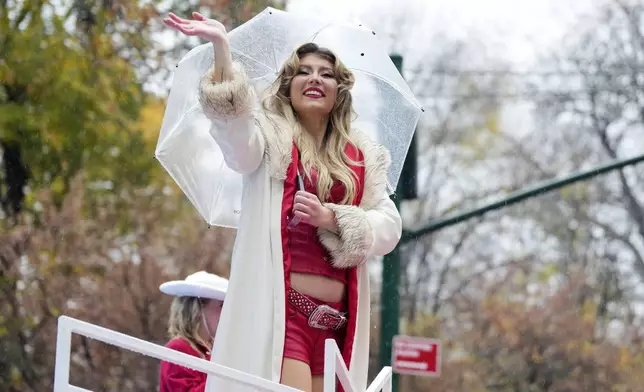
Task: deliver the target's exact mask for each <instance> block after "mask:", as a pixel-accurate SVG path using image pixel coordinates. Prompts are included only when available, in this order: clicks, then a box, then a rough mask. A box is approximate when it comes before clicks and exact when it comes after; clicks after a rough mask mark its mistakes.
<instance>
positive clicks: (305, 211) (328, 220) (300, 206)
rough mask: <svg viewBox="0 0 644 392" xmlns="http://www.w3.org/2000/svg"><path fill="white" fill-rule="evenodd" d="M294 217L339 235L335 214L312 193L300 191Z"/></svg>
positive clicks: (295, 203)
mask: <svg viewBox="0 0 644 392" xmlns="http://www.w3.org/2000/svg"><path fill="white" fill-rule="evenodd" d="M293 215H295V216H297V217H299V218H300V219H302V220H301V222H304V223H308V224H309V225H312V226H315V227H321V228H323V229H326V230H329V231H332V232H334V233H337V231H338V225H337V224H336V223H335V213H334V212H333V211H332V210H331V209H329V208H328V207H325V206H323V205H322V203H320V199H318V197H317V196H315V195H314V194H312V193H309V192H305V191H298V192H297V193H296V194H295V200H294V203H293Z"/></svg>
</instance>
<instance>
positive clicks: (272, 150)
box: [260, 115, 391, 210]
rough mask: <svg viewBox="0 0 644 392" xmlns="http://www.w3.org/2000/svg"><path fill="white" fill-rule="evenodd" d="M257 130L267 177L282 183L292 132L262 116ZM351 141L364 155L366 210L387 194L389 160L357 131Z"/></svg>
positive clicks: (282, 123)
mask: <svg viewBox="0 0 644 392" xmlns="http://www.w3.org/2000/svg"><path fill="white" fill-rule="evenodd" d="M260 128H261V129H262V133H263V135H264V139H265V140H266V150H265V154H266V155H265V159H266V162H267V164H268V167H269V172H270V175H271V177H273V178H275V179H278V180H284V179H286V171H287V169H288V165H289V164H290V163H291V154H292V149H293V129H292V127H291V126H290V125H289V124H288V123H287V122H286V120H284V119H281V118H279V117H277V116H270V115H264V116H262V118H261V120H260ZM351 138H352V142H353V143H354V144H355V145H356V147H358V149H360V151H362V154H363V155H364V164H365V166H366V170H365V183H364V192H363V195H362V201H361V203H360V207H362V208H364V209H366V210H369V209H372V208H373V207H374V206H375V205H376V204H377V203H378V201H379V200H380V199H381V198H382V196H383V195H384V194H386V192H387V171H388V169H389V165H390V164H391V157H390V155H389V151H387V149H386V148H384V147H383V146H381V145H379V144H377V143H376V142H374V141H373V140H372V139H371V138H370V137H369V136H367V135H365V134H364V133H363V132H361V131H359V130H357V129H354V130H353V131H352V132H351Z"/></svg>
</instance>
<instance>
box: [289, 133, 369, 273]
mask: <svg viewBox="0 0 644 392" xmlns="http://www.w3.org/2000/svg"><path fill="white" fill-rule="evenodd" d="M345 153H346V154H347V155H348V156H349V158H351V160H353V161H355V162H360V163H362V162H363V160H364V157H363V155H362V152H361V151H360V150H359V149H358V148H356V147H355V146H353V145H351V144H347V147H346V148H345ZM292 158H293V159H292V160H291V164H290V165H289V167H288V169H287V172H286V180H285V181H284V199H283V204H282V219H283V220H284V222H283V224H288V221H289V219H290V217H292V210H293V199H294V198H295V193H296V192H297V190H298V187H297V170H296V167H299V168H300V173H301V174H302V177H303V178H302V179H303V182H304V189H305V190H306V191H307V192H309V193H313V194H317V191H316V188H317V171H316V170H315V169H313V170H312V171H311V173H309V174H310V175H309V176H306V175H305V174H304V169H303V167H302V165H301V162H300V160H299V154H298V151H297V147H296V146H295V143H293V153H292ZM350 167H351V169H352V170H353V171H354V172H355V173H356V175H357V178H358V179H359V180H360V181H359V183H358V184H357V185H358V186H357V187H356V188H357V189H356V196H355V198H354V203H353V204H358V203H359V202H360V200H361V199H362V191H363V187H362V182H363V181H364V174H365V167H364V165H360V166H358V165H356V166H353V165H350ZM309 177H310V179H309ZM344 194H345V186H344V184H342V183H341V182H336V183H335V184H334V185H333V186H332V188H331V191H330V195H329V200H320V201H321V202H322V203H339V202H340V201H341V200H342V198H343V197H344ZM287 232H288V239H287V240H288V247H287V248H288V250H289V253H290V254H285V255H284V256H285V259H286V258H290V260H289V261H290V271H291V272H297V273H305V274H315V275H322V276H326V277H329V278H332V279H336V280H338V281H340V282H342V283H344V284H346V283H347V270H346V269H341V268H334V267H333V265H332V264H331V261H332V260H331V257H330V255H329V252H328V251H327V250H326V249H325V248H324V246H322V244H321V243H320V241H319V239H318V236H317V227H314V226H312V225H309V224H306V223H299V224H298V225H296V226H295V227H293V228H291V229H289V230H288V231H287ZM285 261H286V260H285ZM287 264H289V263H287Z"/></svg>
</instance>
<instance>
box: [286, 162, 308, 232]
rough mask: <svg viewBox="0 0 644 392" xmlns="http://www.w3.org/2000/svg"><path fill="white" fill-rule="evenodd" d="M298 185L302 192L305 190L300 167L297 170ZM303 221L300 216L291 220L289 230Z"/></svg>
mask: <svg viewBox="0 0 644 392" xmlns="http://www.w3.org/2000/svg"><path fill="white" fill-rule="evenodd" d="M297 185H298V188H299V190H300V191H303V190H304V181H303V180H302V175H301V174H300V168H299V167H298V168H297ZM301 220H302V218H300V217H299V216H294V217H293V219H291V220H290V221H289V222H288V225H287V226H286V227H287V228H288V229H292V228H294V227H295V226H297V225H298V224H299V223H300V221H301Z"/></svg>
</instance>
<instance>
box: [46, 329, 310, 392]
mask: <svg viewBox="0 0 644 392" xmlns="http://www.w3.org/2000/svg"><path fill="white" fill-rule="evenodd" d="M72 333H76V334H79V335H83V336H87V337H88V338H92V339H96V340H99V341H101V342H103V343H107V344H111V345H113V346H117V347H121V348H124V349H127V350H130V351H134V352H137V353H140V354H143V355H147V356H149V357H153V358H157V359H160V360H162V361H167V362H172V363H176V364H178V365H182V366H185V367H187V368H190V369H194V370H198V371H200V372H203V373H207V374H209V375H211V374H214V375H216V376H217V377H221V378H223V379H226V380H230V381H234V382H236V383H238V384H241V385H245V386H248V387H251V388H253V389H252V390H253V391H263V392H300V391H298V390H297V389H295V388H290V387H287V386H284V385H281V384H278V383H275V382H272V381H269V380H265V379H263V378H261V377H257V376H253V375H251V374H247V373H244V372H240V371H238V370H235V369H230V368H227V367H225V366H221V365H218V364H216V363H214V362H210V361H206V360H204V359H201V358H197V357H193V356H191V355H188V354H184V353H181V352H178V351H175V350H172V349H170V348H167V347H163V346H159V345H158V344H154V343H150V342H146V341H145V340H141V339H137V338H135V337H132V336H129V335H125V334H122V333H119V332H116V331H112V330H110V329H107V328H103V327H99V326H97V325H93V324H90V323H86V322H84V321H80V320H76V319H73V318H71V317H67V316H61V317H60V318H59V319H58V337H57V338H56V365H55V366H56V367H55V369H54V392H68V391H73V392H92V391H88V390H87V389H83V388H78V387H75V386H73V385H70V384H69V366H70V363H71V362H70V359H71V357H70V356H71V342H72Z"/></svg>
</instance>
